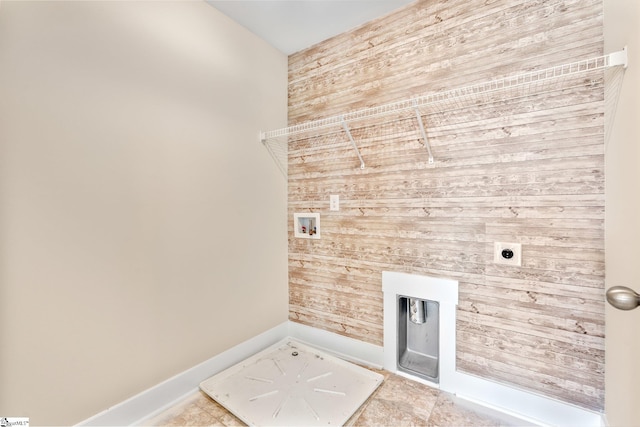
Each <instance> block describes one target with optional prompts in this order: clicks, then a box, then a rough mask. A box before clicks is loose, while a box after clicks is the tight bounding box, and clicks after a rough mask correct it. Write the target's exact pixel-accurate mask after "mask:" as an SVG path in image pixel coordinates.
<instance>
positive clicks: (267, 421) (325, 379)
mask: <svg viewBox="0 0 640 427" xmlns="http://www.w3.org/2000/svg"><path fill="white" fill-rule="evenodd" d="M382 380H383V376H382V375H380V374H378V373H376V372H372V371H370V370H368V369H365V368H362V367H360V366H357V365H354V364H353V363H349V362H346V361H344V360H341V359H338V358H337V357H334V356H331V355H328V354H325V353H323V352H320V351H319V350H316V349H314V348H311V347H308V346H306V345H303V344H301V343H299V342H296V341H294V340H292V339H290V338H287V339H285V340H283V341H281V342H280V343H278V344H276V345H274V346H271V347H269V348H267V349H266V350H263V351H261V352H260V353H258V354H256V355H254V356H252V357H250V358H249V359H247V360H245V361H243V362H241V363H239V364H237V365H235V366H232V367H231V368H229V369H226V370H225V371H222V372H220V373H219V374H217V375H215V376H213V377H211V378H209V379H207V380H205V381H203V382H202V383H201V384H200V388H201V389H202V391H204V392H205V393H206V394H208V395H209V396H211V397H212V398H213V399H214V400H216V401H217V402H218V403H220V404H221V405H222V406H224V407H225V408H226V409H227V410H228V411H229V412H231V413H232V414H234V415H235V416H236V417H238V418H240V419H241V420H242V421H244V422H245V423H247V424H249V425H252V426H328V425H331V426H341V425H344V424H345V423H346V422H347V421H348V420H349V418H350V417H351V416H352V415H353V414H354V413H355V411H356V410H357V409H358V408H359V407H360V406H361V405H362V404H363V403H364V402H365V401H366V400H367V398H368V397H369V396H370V395H371V394H372V393H373V392H374V391H375V390H376V388H377V387H378V386H379V385H380V384H381V383H382Z"/></svg>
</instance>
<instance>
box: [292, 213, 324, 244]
mask: <svg viewBox="0 0 640 427" xmlns="http://www.w3.org/2000/svg"><path fill="white" fill-rule="evenodd" d="M293 235H294V236H295V237H299V238H302V239H319V238H320V214H319V213H294V214H293Z"/></svg>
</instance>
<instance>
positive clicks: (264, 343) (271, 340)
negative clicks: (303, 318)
mask: <svg viewBox="0 0 640 427" xmlns="http://www.w3.org/2000/svg"><path fill="white" fill-rule="evenodd" d="M288 328H289V322H284V323H281V324H280V325H278V326H276V327H274V328H272V329H270V330H268V331H266V332H263V333H262V334H260V335H257V336H255V337H253V338H251V339H249V340H247V341H244V342H242V343H240V344H238V345H236V346H235V347H232V348H230V349H229V350H226V351H224V352H222V353H220V354H218V355H216V356H214V357H212V358H211V359H209V360H207V361H205V362H202V363H200V364H199V365H196V366H194V367H193V368H191V369H188V370H186V371H184V372H182V373H180V374H178V375H176V376H174V377H172V378H169V379H168V380H166V381H163V382H161V383H160V384H158V385H156V386H154V387H151V388H149V389H147V390H145V391H143V392H141V393H138V394H137V395H135V396H133V397H131V398H129V399H127V400H125V401H124V402H121V403H119V404H117V405H115V406H113V407H111V408H109V409H107V410H105V411H103V412H101V413H99V414H97V415H94V416H93V417H91V418H88V419H86V420H84V421H82V422H80V423H79V424H78V425H79V426H124V425H136V424H139V423H141V422H143V421H144V420H146V419H148V418H150V417H152V416H154V415H155V414H158V413H160V412H161V411H163V410H164V409H166V408H168V407H170V406H172V405H173V404H175V403H176V402H177V401H179V400H181V399H183V398H184V397H185V396H186V395H188V394H191V393H193V392H195V391H196V390H198V386H199V384H200V383H201V382H202V381H203V380H205V379H207V378H209V377H210V376H212V375H215V374H216V373H218V372H220V371H222V370H224V369H226V368H228V367H230V366H233V365H235V364H236V363H238V362H241V361H242V360H244V359H246V358H247V357H249V356H252V355H253V354H255V353H257V352H259V351H261V350H263V349H265V348H266V347H268V346H270V345H273V344H275V343H276V342H278V341H280V340H281V339H283V338H285V337H286V336H287V334H288Z"/></svg>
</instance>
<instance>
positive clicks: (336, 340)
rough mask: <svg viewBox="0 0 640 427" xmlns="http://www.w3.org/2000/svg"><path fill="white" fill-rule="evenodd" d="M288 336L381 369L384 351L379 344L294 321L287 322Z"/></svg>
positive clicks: (349, 359) (340, 356) (351, 360)
mask: <svg viewBox="0 0 640 427" xmlns="http://www.w3.org/2000/svg"><path fill="white" fill-rule="evenodd" d="M289 336H290V337H291V338H295V339H296V340H298V341H300V342H302V343H304V344H309V345H311V346H312V347H315V348H317V349H319V350H322V351H325V352H327V353H329V354H332V355H334V356H337V357H339V358H341V359H345V360H348V361H350V362H354V363H359V364H361V365H365V366H370V367H372V368H376V369H382V363H383V356H384V351H383V349H382V347H381V346H379V345H374V344H369V343H366V342H363V341H359V340H356V339H353V338H349V337H345V336H343V335H338V334H335V333H333V332H328V331H325V330H322V329H318V328H314V327H311V326H306V325H303V324H301V323H296V322H289Z"/></svg>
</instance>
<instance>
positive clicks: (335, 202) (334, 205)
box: [329, 194, 340, 211]
mask: <svg viewBox="0 0 640 427" xmlns="http://www.w3.org/2000/svg"><path fill="white" fill-rule="evenodd" d="M329 210H330V211H339V210H340V196H339V195H337V194H331V195H330V196H329Z"/></svg>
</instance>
